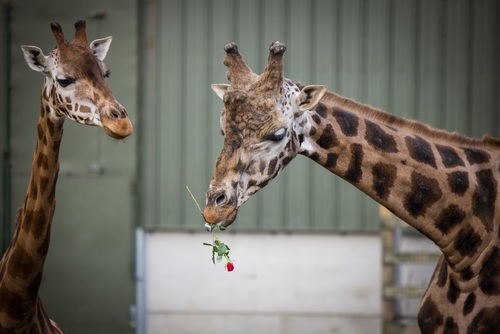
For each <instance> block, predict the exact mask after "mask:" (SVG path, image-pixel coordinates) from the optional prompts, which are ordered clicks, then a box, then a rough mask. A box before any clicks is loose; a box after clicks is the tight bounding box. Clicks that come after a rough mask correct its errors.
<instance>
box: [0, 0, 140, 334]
mask: <svg viewBox="0 0 500 334" xmlns="http://www.w3.org/2000/svg"><path fill="white" fill-rule="evenodd" d="M96 13H97V14H105V15H104V16H103V17H102V18H99V17H98V16H97V17H96V15H95V14H96ZM136 17H137V10H136V2H135V1H133V0H125V1H120V2H119V6H118V5H117V3H116V2H115V1H96V0H90V1H83V2H82V1H61V0H52V1H29V0H16V1H12V41H11V45H10V46H11V48H12V50H11V57H12V64H11V70H12V81H11V85H12V86H11V87H12V94H11V97H12V108H11V110H9V111H6V110H5V108H4V107H3V105H2V106H1V107H0V108H1V109H0V110H1V112H2V114H1V116H2V121H3V119H4V116H5V113H6V112H9V113H10V118H11V122H10V124H8V126H9V127H10V132H11V137H10V140H11V142H12V155H11V163H12V178H11V181H12V190H11V201H12V205H11V207H10V208H9V210H10V212H11V216H12V221H11V222H2V225H5V224H12V223H13V219H15V212H16V209H17V208H18V207H20V206H21V205H22V203H23V200H24V194H25V191H26V188H27V182H28V178H29V174H30V170H31V158H32V154H33V151H34V149H35V144H36V124H37V120H38V115H39V111H40V105H39V104H40V88H41V86H42V82H43V76H42V75H41V74H40V73H36V72H34V71H32V70H30V69H29V67H28V66H27V65H26V63H25V62H24V59H23V56H22V52H21V49H20V48H19V46H20V45H21V44H28V45H36V46H39V47H41V48H42V49H43V51H44V53H45V54H48V53H49V52H50V50H52V48H53V47H54V46H55V40H54V36H53V34H52V32H51V29H50V22H51V21H57V22H59V23H60V24H61V26H62V28H63V31H64V33H65V36H66V37H67V39H70V40H72V39H73V36H74V26H73V24H74V22H75V21H77V20H78V19H81V18H83V19H86V20H87V35H88V37H89V40H93V39H96V38H101V37H105V36H108V35H112V36H113V37H114V39H113V43H112V45H111V49H110V51H109V53H108V56H107V58H106V64H107V65H108V66H109V68H110V69H111V72H112V74H111V77H110V78H109V79H108V85H109V87H110V88H111V90H112V91H113V93H114V95H115V97H116V98H117V99H118V101H120V102H121V103H122V104H123V105H124V106H125V107H126V108H127V109H128V111H129V113H130V116H131V119H132V122H133V123H136V122H137V94H136V92H137V43H138V42H137V20H136ZM2 31H3V30H2ZM1 50H2V51H3V50H4V48H3V45H2V48H1ZM1 60H2V62H1V64H2V66H3V65H4V61H3V60H4V58H1ZM2 73H3V69H2ZM0 81H1V80H0ZM4 84H5V82H4V81H2V85H4ZM0 87H3V88H5V87H4V86H0ZM1 94H5V89H2V93H1ZM3 96H4V95H2V97H3ZM2 101H3V99H2ZM4 126H6V124H4V123H2V127H4ZM3 134H4V132H3V129H2V135H3ZM136 138H137V135H136V134H133V135H132V136H131V137H129V138H127V139H125V140H123V141H116V140H112V139H110V138H108V137H107V136H106V135H105V134H104V131H103V130H102V129H100V128H92V127H87V126H81V125H78V124H76V123H74V122H71V121H66V122H65V125H64V137H63V141H62V145H61V146H62V147H61V153H60V174H59V179H58V186H57V195H56V197H57V207H56V213H55V217H54V221H53V225H52V226H53V227H52V238H51V245H50V251H49V256H48V259H47V262H46V266H45V273H44V276H43V282H42V291H41V296H42V300H43V301H44V304H45V306H46V309H47V311H48V313H49V315H50V316H51V317H52V318H53V319H54V320H56V321H57V322H58V323H59V324H60V325H61V326H62V328H63V329H64V330H65V331H66V332H67V333H106V334H109V333H131V332H132V329H131V328H130V327H129V320H130V317H129V306H130V305H131V304H133V302H134V300H133V265H134V264H133V262H132V258H133V257H132V256H133V228H134V220H133V217H134V215H133V212H134V211H133V210H134V209H133V207H134V189H135V188H134V187H135V157H136ZM95 167H99V168H102V171H103V173H101V174H99V175H96V174H94V173H92V169H94V168H95Z"/></svg>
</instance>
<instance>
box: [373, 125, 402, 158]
mask: <svg viewBox="0 0 500 334" xmlns="http://www.w3.org/2000/svg"><path fill="white" fill-rule="evenodd" d="M365 124H366V133H365V139H366V141H367V143H368V144H369V145H370V146H372V147H373V148H375V149H376V150H377V151H381V152H387V153H396V152H398V146H397V144H396V140H395V139H394V137H393V136H391V135H390V134H388V133H387V132H385V131H384V130H382V127H380V125H378V124H376V123H373V122H371V121H369V120H365Z"/></svg>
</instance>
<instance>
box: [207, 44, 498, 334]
mask: <svg viewBox="0 0 500 334" xmlns="http://www.w3.org/2000/svg"><path fill="white" fill-rule="evenodd" d="M224 49H225V52H226V57H225V59H224V64H225V65H226V66H227V67H228V72H227V79H228V80H229V81H230V85H226V84H216V85H212V89H213V90H214V92H215V93H216V94H217V95H218V96H219V97H220V98H221V99H222V100H223V103H224V107H223V108H222V111H221V118H220V123H221V127H222V133H223V135H224V144H223V147H222V151H221V153H220V155H219V157H218V158H217V161H216V166H215V171H214V174H213V178H212V180H211V182H210V185H209V189H208V190H207V193H206V207H205V209H204V211H203V215H204V218H205V220H206V222H207V223H206V227H207V229H208V230H209V231H210V230H212V229H213V228H215V227H216V226H219V225H221V226H224V227H227V226H229V225H230V224H231V223H233V222H234V220H235V219H236V216H237V213H238V208H239V207H240V206H241V205H242V204H243V203H244V202H245V201H246V200H248V198H250V197H251V196H252V195H253V194H254V193H256V192H257V191H258V190H260V189H262V188H264V187H265V186H266V185H267V184H268V183H269V182H270V181H271V180H272V179H274V178H275V177H276V176H277V175H278V173H279V172H280V171H281V170H282V169H283V168H284V167H285V166H287V165H288V164H289V163H290V162H291V160H292V159H293V158H295V157H296V156H297V155H299V154H301V155H304V156H306V157H308V158H310V159H312V160H313V161H314V162H316V163H318V164H320V165H321V166H323V167H324V168H326V169H328V170H329V171H330V172H332V173H334V174H336V175H338V176H339V177H341V178H342V179H344V180H346V181H347V182H349V183H351V184H352V185H354V186H355V187H357V188H358V189H360V190H361V191H363V192H364V193H365V194H367V195H368V196H370V197H371V198H373V199H374V200H375V201H377V202H378V203H380V204H381V205H383V206H385V207H386V208H388V209H389V210H390V211H392V212H393V213H394V214H395V215H397V216H398V217H400V218H401V219H403V220H404V221H405V222H407V223H408V224H409V225H411V226H412V227H414V228H416V229H417V230H418V231H420V232H421V233H423V234H424V235H425V236H426V237H427V238H429V239H431V240H432V241H433V242H434V243H435V244H436V245H437V246H438V247H439V248H440V250H441V252H442V255H441V257H440V259H439V261H438V264H437V266H436V269H435V271H434V274H433V276H432V278H431V280H430V283H429V286H428V288H427V290H426V292H425V294H424V296H423V299H422V301H421V305H420V309H419V314H418V323H419V327H420V330H421V332H422V333H475V334H477V333H493V332H495V333H497V332H498V331H499V330H500V316H499V315H500V242H499V239H500V228H499V225H500V223H499V221H500V212H499V205H500V198H499V196H498V187H499V181H500V140H498V139H495V138H492V137H489V136H483V138H482V139H473V138H468V137H465V136H462V135H460V134H457V133H450V132H446V131H444V130H439V129H434V128H431V127H430V126H428V125H424V124H421V123H418V122H416V121H412V120H406V119H401V118H397V117H395V116H393V115H391V114H388V113H386V112H384V111H382V110H379V109H376V108H373V107H371V106H368V105H365V104H362V103H359V102H357V101H354V100H351V99H348V98H345V97H342V96H339V95H338V94H335V93H332V92H328V91H327V88H326V87H325V86H318V85H310V86H303V85H300V84H295V83H294V82H292V81H291V80H289V79H286V78H284V74H283V54H284V52H285V49H286V47H285V45H284V44H282V43H280V42H275V43H273V44H272V45H271V46H270V53H269V57H268V63H267V66H266V68H265V70H264V72H263V73H262V74H261V75H257V74H255V73H253V72H252V70H251V69H250V68H249V67H248V66H247V65H246V64H245V62H244V60H243V58H242V56H241V55H240V53H239V51H238V48H237V46H236V44H234V43H230V44H228V45H226V46H225V48H224Z"/></svg>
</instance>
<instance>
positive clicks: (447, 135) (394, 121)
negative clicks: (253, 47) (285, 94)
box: [296, 83, 500, 151]
mask: <svg viewBox="0 0 500 334" xmlns="http://www.w3.org/2000/svg"><path fill="white" fill-rule="evenodd" d="M296 85H297V87H299V89H302V88H303V87H304V85H302V84H300V83H296ZM321 103H324V104H325V105H327V106H338V107H340V108H344V109H346V110H352V111H356V112H359V113H360V114H363V115H365V116H366V117H367V118H369V119H371V120H374V121H376V122H380V123H382V124H385V125H388V126H393V127H395V128H400V129H408V130H410V131H412V132H414V133H416V134H419V135H422V136H425V137H426V138H429V139H432V140H435V141H436V142H439V143H442V144H448V145H449V144H450V143H452V144H454V145H456V146H461V147H470V148H481V149H488V150H493V151H500V139H499V138H495V137H491V136H489V135H484V136H483V137H482V138H480V139H478V138H472V137H468V136H465V135H462V134H460V133H458V132H449V131H446V130H442V129H436V128H434V127H432V126H430V125H427V124H423V123H420V122H417V121H415V120H411V119H407V118H401V117H397V116H394V115H392V114H389V113H388V112H386V111H384V110H382V109H378V108H375V107H372V106H370V105H367V104H363V103H360V102H357V101H355V100H353V99H349V98H346V97H343V96H340V95H338V94H335V93H333V92H330V91H328V92H327V93H325V95H324V96H323V98H322V99H321Z"/></svg>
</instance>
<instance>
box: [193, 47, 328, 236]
mask: <svg viewBox="0 0 500 334" xmlns="http://www.w3.org/2000/svg"><path fill="white" fill-rule="evenodd" d="M285 49H286V47H285V45H284V44H282V43H280V42H274V43H273V44H271V46H270V48H269V51H270V53H269V57H268V63H267V66H266V68H265V70H264V72H263V73H262V75H257V74H255V73H253V72H252V70H250V68H249V67H248V66H247V65H246V64H245V62H244V61H243V58H242V57H241V55H240V54H239V52H238V48H237V46H236V45H235V44H234V43H230V44H228V45H226V46H225V48H224V50H225V51H226V58H225V59H224V65H226V66H227V67H228V73H227V79H228V80H229V81H230V83H231V84H230V85H223V84H220V85H212V89H213V90H214V91H215V93H216V94H217V95H218V96H219V97H220V98H221V99H222V100H223V102H224V107H223V108H222V111H221V118H220V123H221V128H222V134H223V135H224V146H223V147H222V151H221V153H220V155H219V157H218V159H217V162H216V166H215V172H214V176H213V178H212V181H211V182H210V186H209V189H208V191H207V193H206V207H205V210H204V212H203V216H204V217H205V220H206V221H207V224H206V227H207V229H208V230H211V229H212V228H214V227H215V226H218V225H222V226H224V227H227V226H229V225H230V224H231V223H232V222H233V221H234V220H235V219H236V215H237V213H238V208H239V207H240V206H241V205H242V204H243V203H244V202H245V201H246V200H248V199H249V198H250V197H251V196H252V195H253V194H255V193H256V192H257V191H259V190H260V189H262V188H263V187H265V186H266V185H267V184H268V183H269V182H270V181H271V180H272V179H273V178H275V177H276V176H277V175H278V173H279V172H280V171H281V170H282V169H283V168H284V167H285V166H286V165H287V164H288V163H289V162H290V161H291V160H292V159H293V158H294V157H295V156H296V155H297V154H298V153H299V146H300V143H299V135H300V133H299V131H298V129H299V128H298V123H300V118H301V115H302V114H303V113H304V112H305V111H306V110H310V109H313V108H314V107H315V106H316V105H317V104H318V102H319V100H320V99H321V97H322V96H323V94H324V93H325V92H326V87H325V86H306V87H304V88H303V89H302V90H299V88H297V86H296V85H295V84H294V83H293V82H292V81H290V80H288V79H286V78H284V76H283V54H284V52H285Z"/></svg>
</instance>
